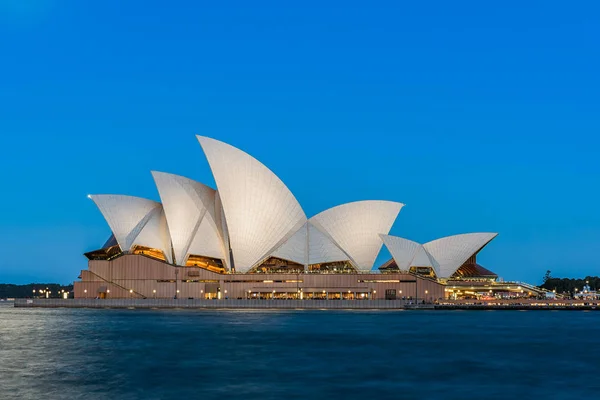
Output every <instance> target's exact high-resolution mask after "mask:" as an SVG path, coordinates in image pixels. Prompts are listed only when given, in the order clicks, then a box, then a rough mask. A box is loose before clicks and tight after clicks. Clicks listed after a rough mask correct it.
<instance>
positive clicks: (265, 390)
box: [0, 303, 600, 400]
mask: <svg viewBox="0 0 600 400" xmlns="http://www.w3.org/2000/svg"><path fill="white" fill-rule="evenodd" d="M515 398H535V399H582V398H585V399H598V398H600V312H593V311H592V312H583V311H574V312H569V311H268V312H265V311H183V310H181V311H178V310H169V311H158V310H156V311H153V310H144V311H142V310H80V309H18V308H17V309H16V308H13V307H12V306H11V305H9V304H6V303H4V304H0V399H3V400H4V399H111V400H115V399H222V400H226V399H246V400H250V399H365V400H370V399H515Z"/></svg>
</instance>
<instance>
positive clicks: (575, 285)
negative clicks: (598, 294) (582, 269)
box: [540, 271, 600, 294]
mask: <svg viewBox="0 0 600 400" xmlns="http://www.w3.org/2000/svg"><path fill="white" fill-rule="evenodd" d="M549 272H550V271H548V272H547V273H546V275H547V278H546V276H544V283H543V284H542V285H541V286H540V287H542V288H544V289H547V290H556V293H571V294H572V293H574V292H575V289H577V290H579V291H581V290H582V289H583V286H584V285H585V284H586V282H589V286H590V288H591V290H598V289H599V288H600V277H597V276H586V277H585V278H583V279H571V278H553V277H551V276H550V274H549Z"/></svg>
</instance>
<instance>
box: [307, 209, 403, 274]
mask: <svg viewBox="0 0 600 400" xmlns="http://www.w3.org/2000/svg"><path fill="white" fill-rule="evenodd" d="M403 206H404V204H402V203H396V202H391V201H379V200H369V201H357V202H354V203H347V204H342V205H340V206H337V207H333V208H330V209H329V210H326V211H323V212H322V213H320V214H318V215H316V216H314V217H312V218H311V219H310V223H311V224H313V225H314V226H315V227H316V228H317V229H319V230H320V231H321V232H322V233H323V234H325V236H327V237H328V238H330V239H331V240H332V241H333V243H335V244H336V245H337V246H338V247H339V248H340V249H342V250H344V252H345V253H346V254H348V256H349V257H350V261H351V262H352V263H353V264H354V266H355V267H356V268H357V269H358V270H359V271H363V272H365V271H370V270H371V269H372V268H373V264H374V263H375V259H376V258H377V255H378V254H379V251H380V250H381V246H382V242H381V239H380V237H379V234H387V233H388V232H389V231H390V229H391V228H392V225H393V224H394V221H395V220H396V218H397V217H398V214H399V213H400V210H401V209H402V207H403Z"/></svg>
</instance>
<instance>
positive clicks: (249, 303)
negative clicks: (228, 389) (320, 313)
mask: <svg viewBox="0 0 600 400" xmlns="http://www.w3.org/2000/svg"><path fill="white" fill-rule="evenodd" d="M7 303H8V302H7ZM14 307H16V308H89V309H199V310H202V309H203V310H461V311H491V310H494V311H510V310H512V311H526V310H531V311H534V310H535V311H543V310H556V311H559V310H560V311H600V304H598V303H591V304H565V303H560V304H551V303H543V304H539V303H538V304H514V303H506V304H497V303H496V304H419V305H415V304H409V302H407V301H404V300H300V301H298V300H233V299H228V300H197V299H15V301H14Z"/></svg>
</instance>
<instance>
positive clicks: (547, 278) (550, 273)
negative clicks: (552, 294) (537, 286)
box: [544, 270, 552, 283]
mask: <svg viewBox="0 0 600 400" xmlns="http://www.w3.org/2000/svg"><path fill="white" fill-rule="evenodd" d="M550 279H552V272H551V271H550V270H548V271H546V275H544V283H546V282H548V281H549V280H550Z"/></svg>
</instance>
